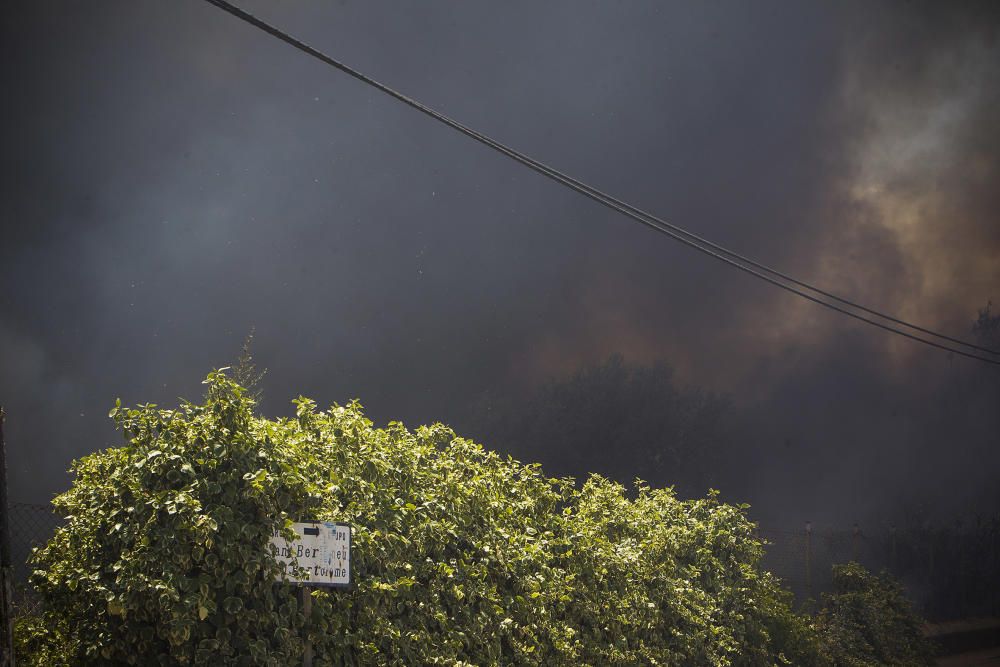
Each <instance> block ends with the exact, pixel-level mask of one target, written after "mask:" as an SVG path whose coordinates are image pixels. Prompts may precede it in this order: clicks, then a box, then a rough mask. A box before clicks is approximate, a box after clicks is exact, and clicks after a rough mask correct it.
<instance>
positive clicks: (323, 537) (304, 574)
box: [271, 521, 351, 587]
mask: <svg viewBox="0 0 1000 667" xmlns="http://www.w3.org/2000/svg"><path fill="white" fill-rule="evenodd" d="M292 529H293V530H294V531H295V535H296V539H295V540H294V541H292V542H289V541H288V540H286V539H285V538H284V537H282V536H281V535H280V534H279V532H278V531H277V530H275V531H274V534H273V535H272V536H271V553H273V554H274V558H275V560H277V561H278V562H279V563H280V564H282V565H283V566H284V568H285V576H284V578H285V580H286V581H291V582H294V583H299V584H308V585H310V586H341V587H345V586H350V585H351V527H350V526H349V525H348V524H346V523H332V522H330V521H309V522H305V523H296V524H293V525H292Z"/></svg>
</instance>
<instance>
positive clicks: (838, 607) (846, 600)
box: [818, 563, 934, 667]
mask: <svg viewBox="0 0 1000 667" xmlns="http://www.w3.org/2000/svg"><path fill="white" fill-rule="evenodd" d="M823 601H824V604H823V609H822V611H821V612H820V614H819V617H818V625H819V630H820V633H821V636H822V638H823V653H824V654H825V655H826V656H828V657H829V659H831V660H832V661H833V662H834V663H835V664H836V665H838V666H843V667H878V666H881V665H889V666H891V667H917V666H920V665H932V664H934V660H933V658H932V656H933V651H932V646H931V644H930V643H929V642H928V641H927V640H926V639H925V638H924V636H923V634H922V633H921V628H920V626H921V624H922V621H921V620H920V618H919V617H918V616H917V614H916V613H915V612H914V611H913V609H912V608H911V607H910V603H909V601H908V600H907V599H906V597H905V596H904V595H903V590H902V588H900V586H899V584H898V583H897V582H896V581H895V580H894V579H892V578H891V577H890V576H889V575H888V574H885V573H883V574H880V575H874V574H871V573H870V572H868V571H867V570H865V569H864V568H863V567H862V566H860V565H858V564H857V563H848V564H846V565H834V567H833V591H832V592H831V593H827V594H824V595H823Z"/></svg>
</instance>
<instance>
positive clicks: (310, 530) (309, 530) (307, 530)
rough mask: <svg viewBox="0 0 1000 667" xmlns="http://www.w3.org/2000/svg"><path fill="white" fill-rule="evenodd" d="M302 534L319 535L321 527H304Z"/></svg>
mask: <svg viewBox="0 0 1000 667" xmlns="http://www.w3.org/2000/svg"><path fill="white" fill-rule="evenodd" d="M302 534H303V535H317V536H318V535H319V528H303V529H302Z"/></svg>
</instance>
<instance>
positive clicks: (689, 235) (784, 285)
mask: <svg viewBox="0 0 1000 667" xmlns="http://www.w3.org/2000/svg"><path fill="white" fill-rule="evenodd" d="M206 2H208V3H210V4H212V5H215V6H216V7H218V8H220V9H222V10H224V11H226V12H228V13H230V14H232V15H233V16H236V17H237V18H239V19H241V20H243V21H246V22H247V23H249V24H251V25H253V26H255V27H257V28H259V29H261V30H263V31H264V32H266V33H268V34H270V35H272V36H273V37H276V38H278V39H280V40H281V41H283V42H285V43H287V44H290V45H291V46H294V47H295V48H297V49H299V50H300V51H303V52H304V53H306V54H308V55H310V56H312V57H314V58H316V59H318V60H320V61H322V62H324V63H326V64H327V65H330V66H331V67H334V68H336V69H338V70H340V71H341V72H344V73H345V74H348V75H350V76H352V77H354V78H355V79H358V80H359V81H362V82H363V83H366V84H368V85H369V86H372V87H374V88H376V89H378V90H380V91H382V92H383V93H385V94H386V95H389V96H390V97H393V98H395V99H397V100H399V101H400V102H403V103H404V104H406V105H407V106H410V107H412V108H414V109H416V110H417V111H420V112H421V113H423V114H425V115H427V116H430V117H431V118H433V119H434V120H436V121H438V122H440V123H443V124H445V125H447V126H448V127H450V128H452V129H454V130H457V131H459V132H461V133H462V134H464V135H466V136H468V137H470V138H472V139H475V140H476V141H478V142H480V143H482V144H485V145H486V146H489V147H490V148H492V149H494V150H496V151H498V152H500V153H502V154H504V155H506V156H507V157H509V158H511V159H513V160H515V161H516V162H518V163H520V164H523V165H524V166H526V167H528V168H530V169H532V170H533V171H536V172H538V173H540V174H542V175H543V176H546V177H548V178H550V179H552V180H554V181H556V182H558V183H560V184H562V185H564V186H566V187H568V188H570V189H571V190H574V191H576V192H578V193H580V194H582V195H584V196H586V197H588V198H590V199H592V200H594V201H596V202H598V203H600V204H602V205H604V206H606V207H608V208H610V209H612V210H614V211H617V212H619V213H621V214H623V215H625V216H626V217H629V218H631V219H633V220H635V221H636V222H639V223H641V224H643V225H645V226H647V227H649V228H651V229H653V230H655V231H657V232H660V233H662V234H666V235H667V236H670V237H671V238H673V239H674V240H676V241H679V242H680V243H683V244H684V245H686V246H689V247H691V248H693V249H695V250H697V251H699V252H701V253H703V254H706V255H708V256H710V257H713V258H714V259H717V260H719V261H721V262H724V263H726V264H729V265H730V266H732V267H734V268H736V269H739V270H741V271H743V272H745V273H748V274H750V275H752V276H754V277H756V278H759V279H761V280H764V281H765V282H768V283H770V284H772V285H774V286H776V287H779V288H781V289H783V290H786V291H788V292H791V293H793V294H796V295H798V296H800V297H802V298H804V299H807V300H809V301H812V302H813V303H816V304H818V305H821V306H824V307H826V308H829V309H831V310H834V311H836V312H839V313H841V314H843V315H847V316H848V317H852V318H854V319H856V320H859V321H861V322H865V323H867V324H870V325H872V326H876V327H878V328H880V329H883V330H885V331H888V332H890V333H894V334H897V335H899V336H903V337H905V338H909V339H910V340H914V341H917V342H919V343H923V344H925V345H929V346H932V347H936V348H938V349H941V350H945V351H947V352H951V353H954V354H958V355H961V356H964V357H969V358H971V359H977V360H979V361H983V362H986V363H989V364H997V365H1000V358H991V357H985V356H981V355H979V354H976V353H975V352H968V351H966V350H962V349H958V348H955V347H951V346H950V345H947V344H945V343H942V342H938V341H935V340H930V339H927V338H924V337H922V336H919V335H916V334H913V333H909V332H907V331H903V330H900V329H897V328H895V327H893V326H891V325H889V324H886V323H885V322H891V323H894V324H898V325H900V326H902V327H906V328H907V329H910V330H911V331H915V332H919V333H923V334H926V335H928V336H932V337H934V338H937V339H938V340H939V341H947V342H950V343H953V344H956V345H961V346H964V347H965V348H967V349H969V350H976V351H979V352H984V353H987V354H991V355H997V356H998V357H1000V352H997V351H995V350H991V349H989V348H986V347H983V346H980V345H976V344H974V343H970V342H968V341H964V340H961V339H958V338H954V337H951V336H947V335H945V334H942V333H939V332H936V331H933V330H931V329H927V328H925V327H921V326H918V325H916V324H912V323H910V322H907V321H905V320H902V319H899V318H896V317H893V316H891V315H887V314H885V313H883V312H881V311H878V310H875V309H873V308H869V307H867V306H864V305H862V304H859V303H856V302H854V301H851V300H849V299H845V298H842V297H840V296H837V295H836V294H833V293H831V292H829V291H826V290H823V289H820V288H819V287H816V286H814V285H811V284H809V283H807V282H805V281H802V280H798V279H796V278H794V277H792V276H790V275H788V274H786V273H783V272H781V271H779V270H777V269H773V268H771V267H769V266H767V265H765V264H762V263H760V262H757V261H755V260H753V259H751V258H749V257H746V256H744V255H742V254H740V253H737V252H735V251H732V250H729V249H727V248H725V247H723V246H721V245H718V244H716V243H713V242H712V241H709V240H708V239H705V238H703V237H701V236H698V235H697V234H695V233H693V232H690V231H688V230H686V229H684V228H682V227H680V226H678V225H675V224H672V223H670V222H667V221H666V220H663V219H662V218H659V217H657V216H655V215H653V214H652V213H648V212H646V211H644V210H642V209H640V208H637V207H635V206H632V205H631V204H629V203H627V202H624V201H622V200H620V199H617V198H615V197H613V196H611V195H609V194H606V193H604V192H602V191H600V190H598V189H596V188H594V187H592V186H590V185H587V184H586V183H583V182H581V181H578V180H576V179H575V178H573V177H571V176H568V175H567V174H564V173H562V172H561V171H559V170H557V169H554V168H552V167H549V166H548V165H546V164H544V163H542V162H539V161H537V160H535V159H533V158H531V157H529V156H527V155H525V154H523V153H521V152H519V151H516V150H514V149H513V148H510V147H508V146H506V145H504V144H502V143H500V142H499V141H496V140H495V139H493V138H491V137H489V136H487V135H484V134H482V133H480V132H478V131H477V130H474V129H472V128H470V127H468V126H466V125H464V124H462V123H460V122H459V121H456V120H454V119H452V118H449V117H448V116H446V115H444V114H442V113H440V112H438V111H436V110H434V109H432V108H430V107H428V106H426V105H425V104H423V103H422V102H419V101H417V100H415V99H412V98H410V97H408V96H406V95H404V94H403V93H400V92H399V91H397V90H395V89H393V88H390V87H389V86H387V85H385V84H383V83H380V82H378V81H376V80H375V79H372V78H371V77H369V76H367V75H365V74H363V73H361V72H359V71H358V70H355V69H354V68H352V67H350V66H348V65H346V64H344V63H342V62H340V61H338V60H336V59H334V58H332V57H331V56H328V55H326V54H325V53H323V52H322V51H319V50H317V49H315V48H313V47H311V46H309V45H308V44H306V43H304V42H302V41H300V40H298V39H296V38H295V37H293V36H291V35H289V34H288V33H285V32H283V31H282V30H279V29H278V28H276V27H274V26H272V25H270V24H269V23H266V22H265V21H262V20H261V19H258V18H257V17H256V16H254V15H252V14H250V13H249V12H246V11H244V10H242V9H240V8H239V7H236V6H235V5H233V4H231V3H229V2H226V1H225V0H206ZM824 298H825V299H830V300H832V301H834V302H836V303H831V302H830V301H827V300H824ZM838 303H839V304H841V305H837V304H838ZM851 309H854V310H851ZM855 311H861V312H863V313H868V314H869V315H874V316H875V317H877V318H880V319H882V320H885V322H879V321H878V320H875V319H871V318H869V317H866V316H865V315H862V314H861V313H858V312H855Z"/></svg>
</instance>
